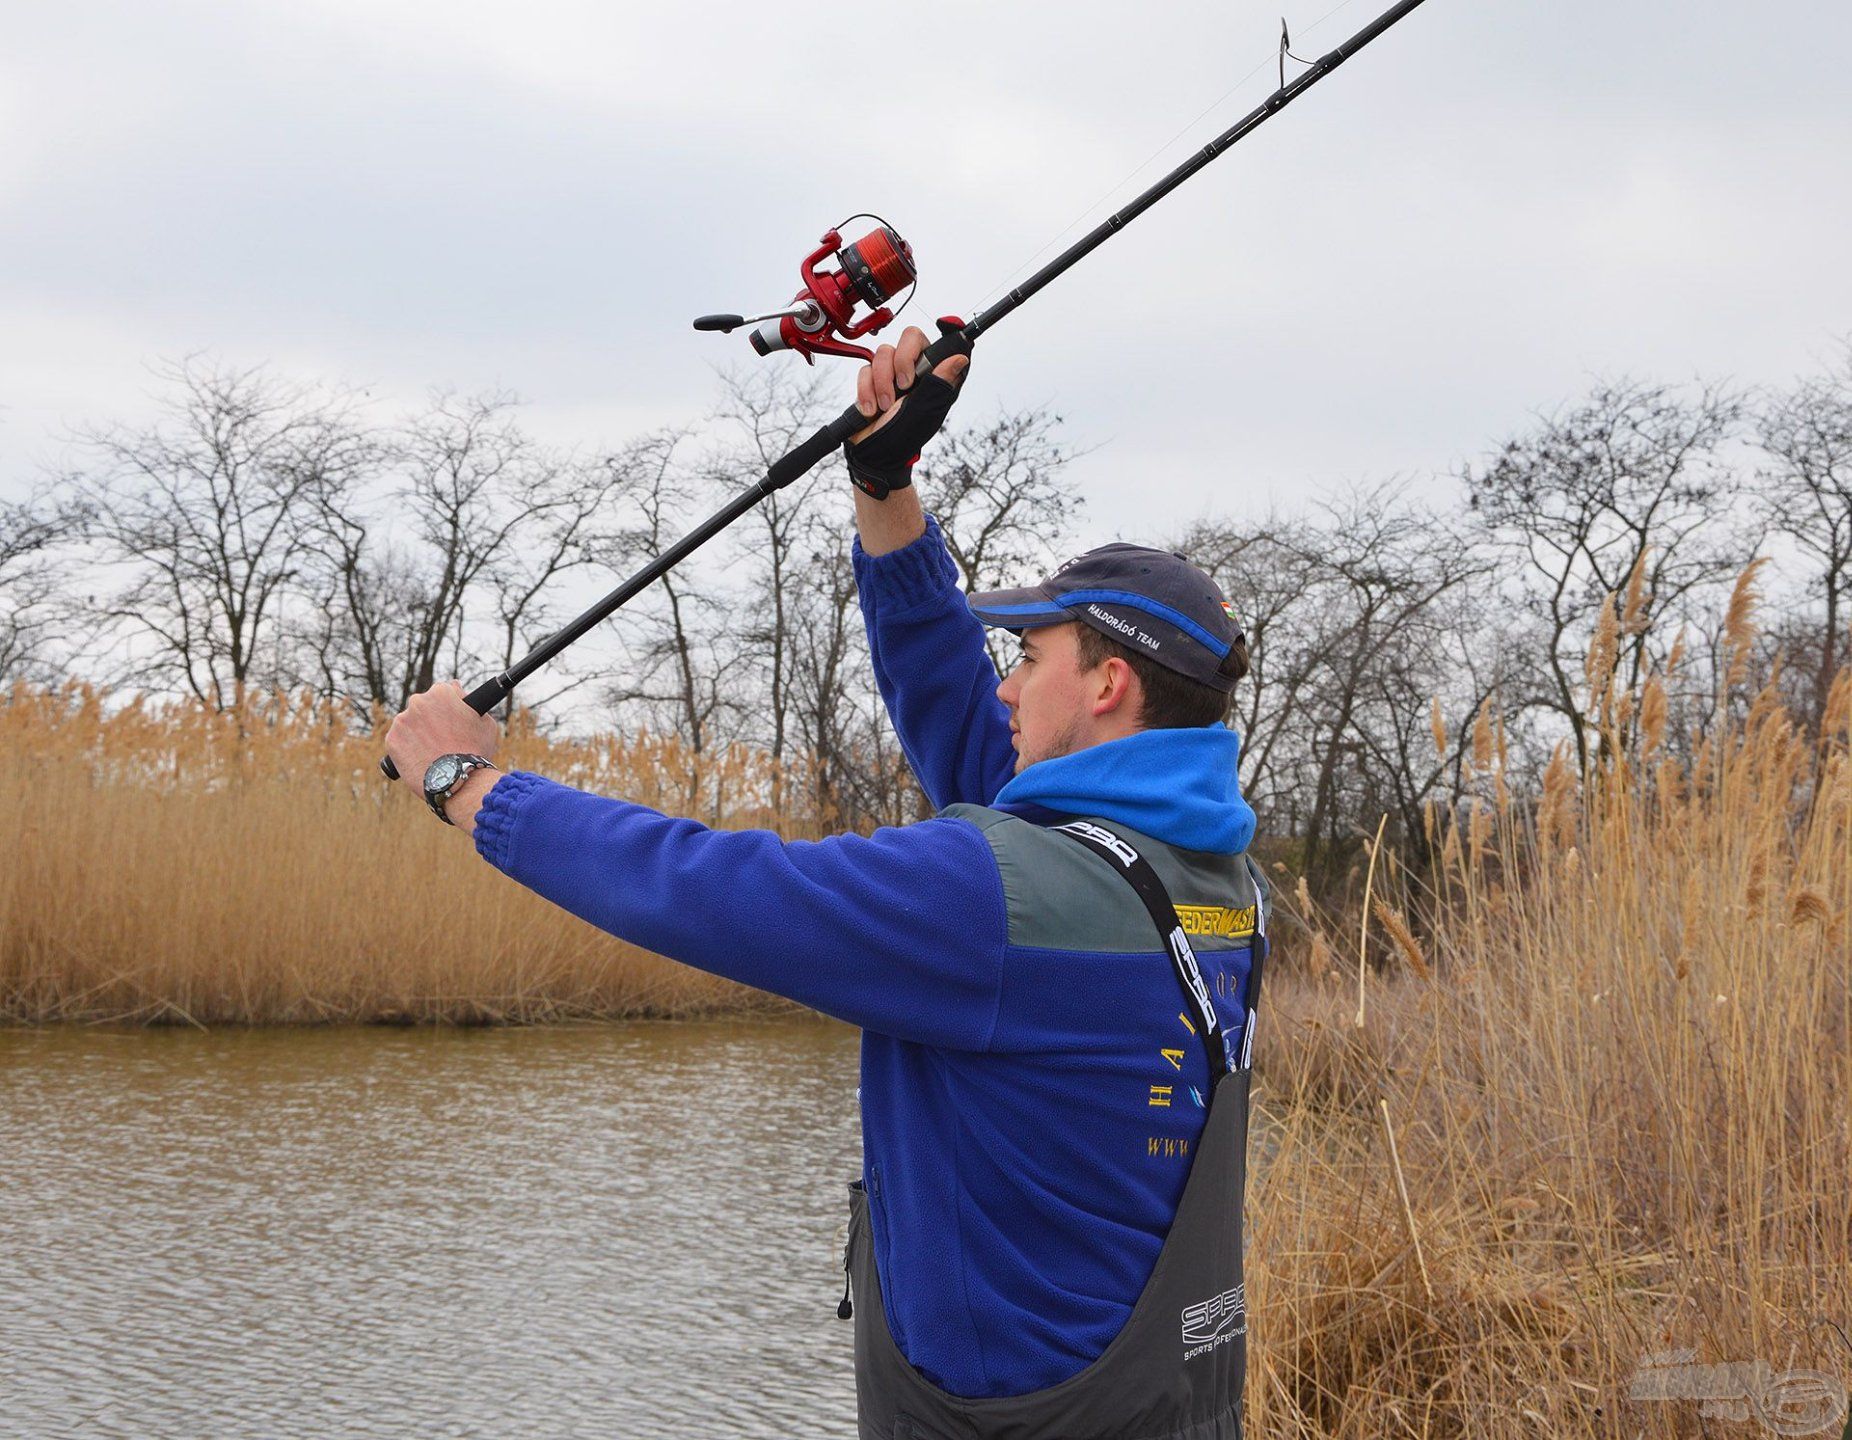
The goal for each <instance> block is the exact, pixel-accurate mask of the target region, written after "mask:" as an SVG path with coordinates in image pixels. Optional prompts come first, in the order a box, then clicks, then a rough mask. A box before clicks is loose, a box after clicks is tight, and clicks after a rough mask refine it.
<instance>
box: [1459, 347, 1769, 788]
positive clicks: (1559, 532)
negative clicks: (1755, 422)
mask: <svg viewBox="0 0 1852 1440" xmlns="http://www.w3.org/2000/svg"><path fill="white" fill-rule="evenodd" d="M1743 412H1744V404H1743V400H1742V397H1741V396H1740V395H1738V394H1737V393H1736V392H1734V391H1732V390H1730V389H1728V388H1726V387H1724V386H1721V385H1717V384H1706V385H1701V386H1699V387H1697V389H1696V391H1695V393H1693V394H1691V395H1689V396H1687V395H1685V394H1682V393H1681V392H1679V391H1678V390H1676V389H1674V388H1673V387H1670V386H1664V385H1644V384H1638V383H1634V382H1625V381H1623V382H1601V383H1598V384H1597V385H1596V386H1595V388H1594V390H1593V391H1592V392H1591V393H1590V394H1589V396H1588V397H1587V398H1586V399H1584V400H1582V401H1580V402H1579V403H1577V404H1575V405H1573V406H1571V407H1569V408H1567V409H1563V410H1558V411H1556V412H1554V413H1552V414H1548V415H1544V416H1541V417H1540V418H1539V419H1538V421H1537V424H1536V425H1535V427H1534V428H1533V429H1532V430H1531V432H1530V433H1529V434H1526V435H1522V436H1519V437H1516V438H1514V439H1512V440H1510V441H1508V442H1507V443H1506V444H1505V446H1504V447H1503V449H1502V450H1500V451H1499V453H1498V454H1497V455H1496V456H1495V457H1494V458H1493V459H1492V460H1491V461H1489V462H1488V463H1487V464H1486V465H1485V466H1483V467H1482V468H1478V469H1469V470H1468V471H1467V472H1466V474H1465V475H1464V477H1463V478H1464V480H1465V484H1466V490H1467V495H1468V499H1469V502H1470V504H1471V506H1472V509H1473V510H1474V511H1475V512H1476V513H1477V515H1478V517H1479V519H1480V520H1481V522H1482V523H1483V525H1484V527H1485V529H1486V531H1487V533H1488V534H1489V535H1490V536H1491V537H1492V538H1493V539H1494V540H1495V541H1496V542H1497V543H1498V544H1499V545H1500V546H1501V547H1502V548H1503V549H1504V550H1505V551H1506V552H1507V553H1508V554H1510V555H1511V556H1512V557H1513V558H1514V559H1515V560H1516V561H1517V562H1518V563H1519V565H1520V566H1521V567H1522V571H1523V574H1522V575H1521V576H1520V577H1517V578H1516V579H1515V580H1514V583H1513V587H1512V596H1511V598H1512V599H1513V600H1514V601H1515V602H1516V603H1517V604H1518V605H1520V606H1521V607H1522V609H1523V611H1524V612H1525V613H1528V614H1529V615H1530V616H1532V617H1533V618H1534V619H1535V620H1536V622H1537V624H1538V628H1539V635H1538V644H1537V647H1536V648H1537V650H1538V651H1539V652H1540V655H1541V661H1540V673H1539V675H1538V677H1537V680H1536V682H1535V683H1534V684H1533V685H1532V686H1531V687H1530V693H1529V694H1528V695H1526V696H1525V697H1524V699H1525V700H1526V701H1527V702H1528V703H1530V704H1534V705H1537V706H1541V707H1543V708H1545V709H1547V710H1550V711H1553V712H1554V713H1556V714H1557V715H1559V716H1561V717H1562V719H1563V720H1564V721H1565V722H1566V723H1567V724H1568V726H1569V728H1570V731H1571V733H1572V735H1573V737H1574V740H1575V745H1576V750H1577V753H1578V756H1579V758H1580V759H1581V760H1582V762H1583V763H1584V764H1586V763H1587V761H1588V758H1589V748H1590V735H1589V731H1590V725H1589V721H1588V718H1587V715H1586V713H1585V711H1584V707H1583V706H1582V705H1581V704H1579V703H1578V702H1577V699H1576V689H1577V683H1578V681H1577V677H1578V675H1579V673H1580V669H1581V663H1580V662H1581V660H1582V653H1583V650H1584V649H1585V645H1586V636H1587V633H1588V627H1589V626H1590V625H1591V624H1592V623H1593V620H1594V617H1596V616H1597V615H1598V614H1599V612H1600V607H1601V605H1602V603H1603V602H1604V601H1605V600H1606V598H1607V596H1609V595H1611V594H1614V593H1617V592H1626V591H1627V590H1628V588H1629V581H1630V579H1631V578H1632V577H1633V576H1634V574H1635V571H1636V567H1637V569H1638V571H1639V574H1640V577H1641V582H1640V585H1639V587H1638V600H1637V604H1638V612H1637V613H1636V614H1634V615H1632V616H1630V617H1629V620H1628V624H1627V625H1626V627H1625V633H1624V634H1623V637H1622V651H1621V655H1620V664H1619V667H1618V669H1617V672H1616V678H1617V680H1618V681H1619V683H1620V684H1621V685H1622V686H1623V687H1625V688H1630V687H1632V686H1634V685H1636V684H1638V683H1639V681H1640V680H1641V678H1642V677H1643V674H1644V671H1645V668H1646V665H1647V662H1648V658H1649V642H1651V640H1652V637H1653V636H1654V635H1655V634H1657V633H1661V632H1662V631H1663V630H1664V629H1665V628H1666V627H1663V626H1662V627H1658V628H1657V629H1655V627H1652V626H1649V625H1648V623H1647V620H1648V617H1649V615H1650V616H1660V617H1663V616H1667V615H1673V614H1677V613H1679V612H1680V610H1681V609H1682V608H1683V607H1685V606H1686V604H1687V603H1688V602H1690V601H1693V600H1695V598H1696V597H1697V595H1698V594H1699V592H1701V591H1702V590H1703V589H1704V588H1705V587H1708V586H1712V585H1717V584H1720V583H1722V582H1725V581H1727V580H1728V579H1730V578H1731V577H1733V576H1734V575H1735V574H1736V573H1737V571H1739V570H1740V569H1741V567H1742V566H1743V565H1744V564H1745V563H1746V562H1747V560H1748V557H1749V556H1750V555H1751V554H1753V553H1754V550H1755V545H1754V544H1753V543H1745V541H1744V539H1743V537H1742V536H1741V534H1740V533H1738V531H1737V530H1735V529H1734V528H1733V527H1731V526H1730V525H1729V524H1728V523H1727V521H1728V517H1729V514H1730V512H1731V509H1732V507H1733V505H1734V503H1735V501H1736V499H1737V497H1738V494H1739V493H1740V481H1739V479H1738V477H1737V475H1736V473H1735V471H1734V470H1733V469H1732V468H1731V466H1730V465H1729V463H1728V460H1727V458H1726V456H1725V455H1724V453H1723V451H1724V448H1725V446H1726V444H1727V443H1728V442H1729V441H1730V440H1731V439H1732V437H1734V436H1735V435H1736V433H1737V431H1738V429H1739V426H1740V423H1741V420H1742V417H1743Z"/></svg>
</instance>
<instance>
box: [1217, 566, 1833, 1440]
mask: <svg viewBox="0 0 1852 1440" xmlns="http://www.w3.org/2000/svg"><path fill="white" fill-rule="evenodd" d="M1748 578H1749V577H1746V581H1745V586H1744V587H1739V588H1740V589H1741V590H1742V591H1743V592H1745V593H1743V594H1739V601H1741V602H1742V605H1743V613H1742V614H1741V615H1739V617H1738V623H1737V625H1736V627H1735V630H1734V632H1733V638H1732V643H1733V645H1734V647H1735V650H1736V653H1737V656H1738V667H1737V668H1738V669H1739V671H1740V661H1741V657H1742V656H1743V655H1745V654H1746V652H1747V645H1748V638H1749V636H1748V622H1747V618H1746V605H1747V599H1746V589H1747V579H1748ZM1614 620H1615V616H1614V615H1612V614H1611V615H1609V616H1608V617H1607V620H1606V622H1605V623H1604V626H1603V631H1604V634H1605V637H1606V638H1605V640H1604V637H1603V635H1598V636H1597V637H1596V644H1595V647H1594V652H1593V654H1592V655H1591V658H1590V675H1589V679H1590V693H1591V695H1592V696H1593V697H1594V699H1593V701H1592V704H1591V711H1592V713H1594V714H1595V715H1596V716H1597V717H1598V719H1599V723H1600V727H1601V734H1602V742H1603V743H1602V745H1601V748H1600V753H1599V755H1598V757H1597V758H1596V759H1595V760H1594V761H1593V763H1591V765H1590V767H1589V770H1588V772H1587V773H1586V774H1579V773H1577V771H1576V768H1575V766H1574V765H1573V764H1572V763H1571V762H1570V760H1569V759H1568V757H1567V755H1564V756H1559V758H1558V760H1557V762H1556V763H1555V764H1554V765H1552V766H1551V768H1550V771H1549V774H1548V776H1547V779H1546V782H1545V787H1544V794H1543V795H1542V796H1541V797H1540V798H1539V799H1538V801H1537V802H1536V803H1535V804H1528V805H1521V804H1518V803H1514V801H1513V799H1512V797H1511V796H1510V795H1509V793H1508V792H1507V790H1506V789H1505V786H1504V783H1503V768H1502V755H1501V754H1500V750H1501V748H1502V747H1501V746H1500V745H1499V744H1498V737H1497V735H1496V732H1495V731H1494V730H1493V729H1492V728H1491V727H1490V726H1489V725H1487V724H1485V723H1484V722H1483V721H1482V722H1481V725H1480V734H1479V735H1478V737H1477V741H1478V743H1477V744H1476V746H1475V749H1476V752H1477V761H1478V764H1479V766H1480V769H1481V772H1482V777H1483V779H1484V780H1485V782H1486V798H1485V800H1484V801H1483V802H1482V803H1481V804H1480V805H1478V806H1476V807H1474V808H1473V810H1472V811H1471V812H1470V813H1469V814H1468V815H1466V816H1465V817H1464V819H1463V823H1462V824H1460V825H1459V826H1457V827H1455V826H1453V825H1448V824H1444V823H1443V822H1441V821H1440V820H1439V819H1438V818H1437V821H1436V823H1437V824H1440V825H1441V826H1442V829H1443V830H1444V831H1445V833H1444V836H1443V837H1442V838H1443V848H1444V854H1445V861H1444V864H1443V866H1442V873H1441V875H1440V876H1439V877H1438V880H1437V881H1435V882H1433V889H1432V892H1431V893H1430V894H1428V895H1427V896H1426V897H1425V899H1426V901H1427V904H1428V905H1429V906H1430V907H1431V909H1432V912H1433V924H1432V928H1431V932H1430V935H1429V939H1428V941H1427V944H1426V946H1425V947H1424V946H1423V945H1422V944H1421V943H1420V942H1419V941H1417V940H1416V939H1415V937H1414V936H1412V935H1409V934H1408V933H1407V931H1406V927H1405V926H1403V925H1402V924H1401V915H1400V913H1398V911H1396V910H1395V909H1393V908H1390V907H1387V906H1378V907H1373V908H1374V913H1375V915H1376V917H1377V920H1378V921H1379V924H1378V925H1377V930H1376V936H1375V943H1376V944H1377V945H1378V946H1379V949H1380V952H1381V953H1380V957H1374V958H1373V959H1372V963H1371V965H1370V967H1369V968H1368V969H1367V970H1366V969H1365V968H1364V967H1362V966H1361V965H1360V964H1359V962H1358V952H1359V946H1358V934H1357V930H1356V928H1355V926H1354V923H1353V924H1352V925H1351V926H1348V927H1346V929H1345V931H1344V933H1343V934H1342V935H1341V936H1340V935H1339V934H1338V933H1337V932H1336V931H1335V929H1334V928H1333V927H1332V926H1330V925H1329V924H1328V923H1327V924H1325V925H1324V926H1323V928H1321V929H1320V930H1319V932H1318V935H1317V938H1316V939H1315V940H1314V942H1313V944H1312V945H1311V947H1310V949H1311V951H1312V952H1313V953H1314V954H1315V955H1316V957H1317V958H1316V963H1315V964H1312V965H1307V964H1306V962H1305V960H1304V957H1303V956H1302V957H1301V958H1300V960H1299V965H1300V974H1299V983H1297V984H1294V985H1288V986H1279V987H1275V989H1274V991H1273V1000H1274V1003H1273V1005H1272V1007H1271V1009H1270V1019H1269V1020H1268V1022H1267V1023H1268V1024H1269V1026H1270V1029H1268V1030H1266V1031H1265V1032H1263V1035H1262V1037H1261V1043H1260V1044H1259V1046H1258V1047H1257V1053H1258V1054H1259V1055H1260V1056H1262V1057H1263V1059H1262V1065H1263V1069H1262V1074H1261V1076H1260V1079H1261V1081H1262V1085H1261V1088H1260V1090H1259V1091H1258V1094H1259V1096H1260V1097H1261V1098H1260V1102H1259V1103H1260V1105H1261V1107H1262V1109H1263V1111H1264V1113H1265V1114H1266V1116H1267V1119H1268V1121H1269V1131H1268V1133H1269V1135H1270V1137H1271V1140H1270V1142H1269V1143H1272V1141H1277V1143H1278V1149H1277V1150H1276V1151H1275V1152H1274V1153H1273V1154H1272V1155H1271V1156H1270V1158H1269V1160H1268V1161H1267V1163H1265V1164H1264V1165H1262V1166H1261V1167H1260V1168H1259V1170H1258V1172H1257V1180H1256V1187H1255V1193H1254V1194H1253V1209H1254V1223H1253V1230H1254V1233H1253V1241H1252V1245H1253V1251H1252V1263H1251V1271H1250V1282H1249V1284H1250V1294H1251V1298H1252V1307H1253V1312H1254V1315H1255V1317H1256V1318H1255V1321H1254V1352H1253V1360H1252V1368H1251V1370H1250V1387H1251V1388H1250V1394H1251V1397H1252V1401H1251V1409H1250V1415H1251V1419H1252V1421H1253V1426H1252V1433H1254V1434H1255V1435H1261V1436H1268V1437H1285V1436H1318V1437H1345V1440H1348V1437H1364V1436H1370V1437H1376V1436H1410V1437H1414V1436H1422V1437H1429V1436H1474V1437H1485V1440H1505V1437H1512V1440H1515V1437H1519V1436H1527V1437H1528V1436H1571V1435H1573V1436H1582V1435H1589V1436H1614V1437H1627V1440H1632V1437H1635V1436H1672V1435H1694V1436H1695V1435H1722V1434H1776V1433H1781V1434H1802V1433H1809V1434H1812V1433H1825V1434H1828V1435H1831V1436H1838V1435H1840V1434H1841V1426H1844V1425H1846V1424H1847V1423H1848V1422H1847V1420H1846V1417H1845V1416H1844V1414H1843V1413H1841V1414H1840V1415H1839V1416H1838V1418H1837V1419H1830V1420H1827V1421H1824V1422H1823V1423H1821V1424H1820V1425H1819V1428H1816V1422H1822V1416H1821V1414H1820V1409H1819V1405H1820V1404H1821V1403H1822V1402H1820V1401H1817V1400H1816V1401H1815V1402H1812V1403H1813V1405H1814V1408H1813V1409H1812V1410H1809V1409H1808V1405H1807V1402H1805V1400H1804V1398H1801V1399H1797V1398H1796V1396H1795V1395H1794V1394H1790V1396H1789V1399H1790V1402H1791V1404H1790V1408H1789V1409H1788V1410H1786V1411H1785V1412H1782V1411H1779V1410H1775V1409H1773V1407H1774V1397H1764V1398H1763V1400H1762V1403H1764V1404H1765V1405H1767V1406H1769V1407H1770V1408H1771V1409H1772V1410H1773V1415H1772V1418H1773V1419H1776V1420H1779V1421H1781V1423H1783V1424H1785V1425H1786V1426H1787V1427H1788V1428H1785V1429H1777V1428H1775V1426H1774V1425H1773V1424H1771V1423H1768V1421H1767V1420H1766V1419H1763V1418H1758V1416H1757V1413H1756V1412H1755V1410H1754V1409H1753V1408H1750V1409H1749V1410H1748V1412H1747V1413H1748V1418H1747V1420H1746V1421H1745V1422H1744V1423H1743V1424H1735V1423H1729V1424H1724V1423H1721V1422H1722V1420H1723V1419H1725V1418H1727V1416H1720V1415H1712V1416H1710V1417H1705V1416H1703V1415H1702V1414H1701V1413H1700V1407H1701V1403H1702V1402H1701V1400H1700V1398H1697V1397H1696V1396H1693V1398H1688V1399H1682V1400H1678V1399H1663V1400H1651V1399H1630V1397H1629V1393H1628V1392H1629V1390H1630V1388H1631V1386H1630V1382H1631V1380H1632V1377H1633V1375H1634V1373H1635V1370H1636V1367H1637V1366H1639V1365H1640V1364H1642V1363H1643V1362H1650V1361H1651V1360H1652V1359H1653V1357H1655V1356H1660V1357H1666V1356H1667V1355H1668V1352H1672V1351H1687V1350H1689V1351H1695V1352H1696V1355H1695V1357H1693V1358H1694V1359H1695V1362H1696V1363H1699V1364H1726V1363H1729V1362H1754V1361H1758V1360H1759V1361H1762V1362H1765V1363H1766V1364H1767V1365H1768V1366H1769V1368H1770V1370H1771V1371H1773V1372H1776V1373H1781V1372H1787V1371H1794V1370H1818V1371H1824V1372H1827V1374H1828V1375H1829V1376H1831V1377H1835V1378H1834V1380H1833V1382H1832V1383H1843V1382H1846V1381H1852V1348H1848V1347H1847V1346H1846V1344H1845V1343H1844V1341H1843V1340H1842V1338H1841V1337H1840V1335H1839V1334H1838V1333H1836V1332H1835V1331H1834V1329H1833V1328H1832V1327H1831V1325H1829V1324H1828V1323H1826V1322H1829V1321H1830V1322H1834V1323H1836V1324H1837V1325H1839V1326H1840V1327H1843V1328H1844V1329H1845V1330H1848V1331H1852V987H1849V986H1848V979H1847V955H1848V916H1849V914H1852V863H1848V862H1849V861H1852V758H1849V757H1848V751H1847V740H1848V734H1849V732H1852V674H1846V675H1842V676H1841V677H1840V681H1839V684H1838V687H1837V688H1836V690H1835V692H1834V696H1833V701H1832V706H1831V710H1830V714H1829V717H1828V721H1827V724H1826V726H1825V727H1824V730H1825V733H1824V734H1823V735H1822V736H1821V737H1820V739H1819V741H1818V742H1817V743H1816V742H1815V741H1813V740H1812V739H1810V738H1807V737H1803V736H1802V735H1800V734H1797V733H1796V731H1795V729H1794V727H1793V725H1792V724H1791V722H1790V720H1789V717H1788V716H1787V714H1786V713H1785V711H1784V710H1783V709H1782V707H1781V705H1780V704H1779V702H1778V700H1777V698H1776V696H1775V694H1774V692H1773V690H1772V688H1771V689H1770V690H1768V691H1765V692H1763V693H1762V694H1761V695H1760V696H1759V697H1757V698H1755V699H1754V700H1753V703H1751V704H1749V705H1748V706H1747V707H1746V713H1744V711H1745V707H1742V706H1738V707H1736V708H1735V709H1734V710H1733V711H1732V710H1730V709H1728V708H1727V707H1721V706H1720V707H1719V710H1718V715H1717V718H1716V720H1715V721H1714V722H1713V724H1712V725H1711V727H1710V730H1709V734H1708V736H1707V738H1705V739H1704V740H1703V741H1702V743H1701V744H1700V745H1699V746H1698V747H1697V748H1696V751H1695V753H1693V754H1690V755H1689V756H1687V757H1684V758H1679V757H1674V756H1672V755H1669V754H1667V753H1666V751H1665V713H1666V703H1665V689H1664V684H1665V681H1664V679H1663V677H1661V678H1654V679H1652V680H1649V681H1648V683H1647V684H1646V686H1645V687H1644V689H1643V691H1642V693H1641V694H1639V695H1637V696H1629V695H1619V694H1615V693H1614V692H1613V690H1612V689H1611V685H1610V678H1609V677H1610V674H1611V666H1612V659H1611V657H1612V653H1613V650H1612V639H1613V636H1612V631H1613V628H1614ZM1732 714H1734V716H1735V718H1734V719H1732V718H1730V717H1731V715H1732ZM1437 738H1439V737H1437ZM1299 908H1301V909H1302V910H1303V909H1305V908H1307V902H1305V900H1304V898H1303V890H1301V900H1300V906H1299ZM1381 922H1386V923H1381ZM1316 923H1318V922H1317V921H1316V920H1314V924H1316ZM1397 929H1400V930H1401V931H1402V933H1401V934H1400V935H1396V934H1394V933H1393V932H1394V931H1395V930H1397ZM1340 956H1343V957H1344V958H1342V959H1340V958H1339V957H1340ZM1384 957H1386V964H1384V965H1382V966H1380V967H1379V966H1378V965H1377V963H1376V958H1384ZM1287 963H1288V964H1289V965H1290V964H1292V963H1293V962H1292V961H1290V960H1289V961H1288V962H1287ZM1282 968H1284V967H1282ZM1392 1138H1393V1145H1394V1148H1393V1151H1392V1149H1391V1140H1392ZM1404 1192H1405V1194H1406V1199H1405V1198H1404ZM1672 1358H1678V1357H1672ZM1825 1388H1826V1390H1827V1392H1828V1393H1827V1397H1826V1399H1825V1401H1824V1404H1826V1405H1827V1406H1829V1407H1830V1405H1831V1404H1832V1400H1833V1396H1832V1394H1831V1389H1832V1385H1831V1384H1828V1385H1827V1386H1826V1387H1825ZM1841 1393H1843V1392H1841ZM1741 1398H1742V1400H1743V1401H1744V1403H1745V1404H1746V1405H1748V1406H1750V1407H1753V1406H1754V1405H1755V1404H1756V1403H1758V1401H1757V1397H1750V1396H1747V1395H1745V1396H1743V1397H1741Z"/></svg>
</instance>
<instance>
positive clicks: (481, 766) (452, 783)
mask: <svg viewBox="0 0 1852 1440" xmlns="http://www.w3.org/2000/svg"><path fill="white" fill-rule="evenodd" d="M494 768H495V763H494V762H493V761H491V760H488V759H485V758H484V757H483V756H481V755H439V756H438V757H437V758H436V759H435V760H433V761H432V762H431V765H430V768H429V769H427V770H426V771H425V772H424V803H425V804H427V805H429V806H430V807H431V813H432V814H434V815H435V816H437V818H438V819H439V820H442V821H443V822H444V823H445V824H446V825H454V824H456V823H457V822H456V821H454V820H452V819H451V818H450V817H449V816H448V815H446V814H445V813H444V802H445V801H447V800H448V799H449V798H450V797H451V796H452V795H454V794H456V793H457V787H458V786H459V785H461V784H462V783H463V782H464V780H466V779H467V778H468V777H469V776H470V775H471V774H472V773H474V772H475V771H477V770H493V769H494Z"/></svg>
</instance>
